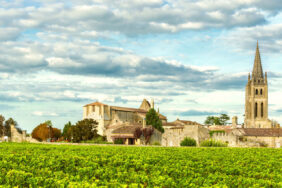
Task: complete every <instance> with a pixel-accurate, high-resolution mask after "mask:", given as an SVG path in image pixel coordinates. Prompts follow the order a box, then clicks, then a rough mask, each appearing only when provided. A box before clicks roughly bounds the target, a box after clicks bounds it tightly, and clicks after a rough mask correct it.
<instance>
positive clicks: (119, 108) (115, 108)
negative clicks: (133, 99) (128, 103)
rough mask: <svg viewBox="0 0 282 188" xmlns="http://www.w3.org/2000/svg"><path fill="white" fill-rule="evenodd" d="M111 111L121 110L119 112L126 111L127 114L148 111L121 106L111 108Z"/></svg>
mask: <svg viewBox="0 0 282 188" xmlns="http://www.w3.org/2000/svg"><path fill="white" fill-rule="evenodd" d="M111 109H113V110H119V111H126V112H139V113H147V111H146V110H143V109H139V108H127V107H120V106H111Z"/></svg>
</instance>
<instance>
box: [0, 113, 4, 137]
mask: <svg viewBox="0 0 282 188" xmlns="http://www.w3.org/2000/svg"><path fill="white" fill-rule="evenodd" d="M4 121H5V117H4V116H2V115H1V114H0V137H2V136H4Z"/></svg>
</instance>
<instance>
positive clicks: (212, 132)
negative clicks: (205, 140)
mask: <svg viewBox="0 0 282 188" xmlns="http://www.w3.org/2000/svg"><path fill="white" fill-rule="evenodd" d="M214 133H225V131H224V130H214V131H213V130H212V131H209V134H210V137H212V136H213V134H214Z"/></svg>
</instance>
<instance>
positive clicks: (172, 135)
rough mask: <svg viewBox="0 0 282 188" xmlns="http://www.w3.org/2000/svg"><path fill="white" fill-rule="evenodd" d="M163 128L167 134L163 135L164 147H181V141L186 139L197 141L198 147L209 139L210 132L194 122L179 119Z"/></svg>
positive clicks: (164, 125) (162, 143)
mask: <svg viewBox="0 0 282 188" xmlns="http://www.w3.org/2000/svg"><path fill="white" fill-rule="evenodd" d="M163 127H164V130H165V132H164V134H163V135H162V140H161V145H162V146H180V143H181V141H182V140H184V138H186V137H190V138H193V139H195V140H196V142H197V145H200V143H201V142H202V141H204V140H206V139H209V130H208V129H207V128H205V127H204V126H203V125H201V124H199V123H197V122H194V121H186V120H179V119H177V120H175V121H173V122H170V123H164V124H163Z"/></svg>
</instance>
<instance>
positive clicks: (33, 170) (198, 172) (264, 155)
mask: <svg viewBox="0 0 282 188" xmlns="http://www.w3.org/2000/svg"><path fill="white" fill-rule="evenodd" d="M281 156H282V150H281V149H273V148H228V147H227V148H176V147H127V146H77V145H49V144H48V145H44V144H16V143H1V144H0V159H1V162H0V169H1V173H0V187H1V186H2V187H281V186H282V183H281V179H282V173H281V166H282V161H281Z"/></svg>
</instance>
